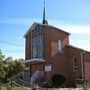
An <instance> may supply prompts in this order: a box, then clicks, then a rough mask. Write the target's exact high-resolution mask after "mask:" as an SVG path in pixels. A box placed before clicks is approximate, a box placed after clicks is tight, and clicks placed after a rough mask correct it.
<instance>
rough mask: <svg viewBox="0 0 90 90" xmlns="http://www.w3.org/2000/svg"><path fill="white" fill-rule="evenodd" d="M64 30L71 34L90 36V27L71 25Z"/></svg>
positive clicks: (64, 27)
mask: <svg viewBox="0 0 90 90" xmlns="http://www.w3.org/2000/svg"><path fill="white" fill-rule="evenodd" d="M62 28H63V29H64V30H66V31H68V32H70V33H75V34H90V26H82V25H71V26H62Z"/></svg>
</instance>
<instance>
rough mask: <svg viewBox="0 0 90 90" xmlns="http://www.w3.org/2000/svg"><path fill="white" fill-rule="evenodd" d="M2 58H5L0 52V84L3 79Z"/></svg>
mask: <svg viewBox="0 0 90 90" xmlns="http://www.w3.org/2000/svg"><path fill="white" fill-rule="evenodd" d="M4 58H5V56H4V55H2V52H1V50H0V83H1V81H2V79H3V78H4V77H5V71H4V64H3V59H4Z"/></svg>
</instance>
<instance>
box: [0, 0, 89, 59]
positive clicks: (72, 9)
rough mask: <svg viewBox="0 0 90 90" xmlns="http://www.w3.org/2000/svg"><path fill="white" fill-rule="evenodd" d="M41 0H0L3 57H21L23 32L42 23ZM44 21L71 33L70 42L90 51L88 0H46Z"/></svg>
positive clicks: (23, 52)
mask: <svg viewBox="0 0 90 90" xmlns="http://www.w3.org/2000/svg"><path fill="white" fill-rule="evenodd" d="M43 1H44V0H0V49H1V50H2V52H3V54H5V55H6V56H12V57H13V58H21V57H22V58H24V54H25V39H24V37H23V36H24V34H25V32H26V31H27V30H28V28H29V27H30V26H31V24H32V23H33V22H42V12H43ZM45 2H46V11H47V20H48V23H49V24H50V25H54V26H56V27H59V28H60V29H63V30H64V31H67V32H70V33H71V35H70V44H71V45H74V46H77V47H80V48H83V49H85V50H88V51H90V0H45Z"/></svg>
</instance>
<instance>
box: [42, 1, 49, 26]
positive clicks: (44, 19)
mask: <svg viewBox="0 0 90 90" xmlns="http://www.w3.org/2000/svg"><path fill="white" fill-rule="evenodd" d="M45 10H46V8H45V1H44V9H43V21H42V24H48V22H47V20H46V12H45Z"/></svg>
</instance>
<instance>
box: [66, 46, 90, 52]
mask: <svg viewBox="0 0 90 90" xmlns="http://www.w3.org/2000/svg"><path fill="white" fill-rule="evenodd" d="M66 46H67V47H70V48H74V49H77V50H80V51H82V52H83V51H85V52H88V53H90V51H87V50H84V49H82V48H79V47H76V46H73V45H66Z"/></svg>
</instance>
